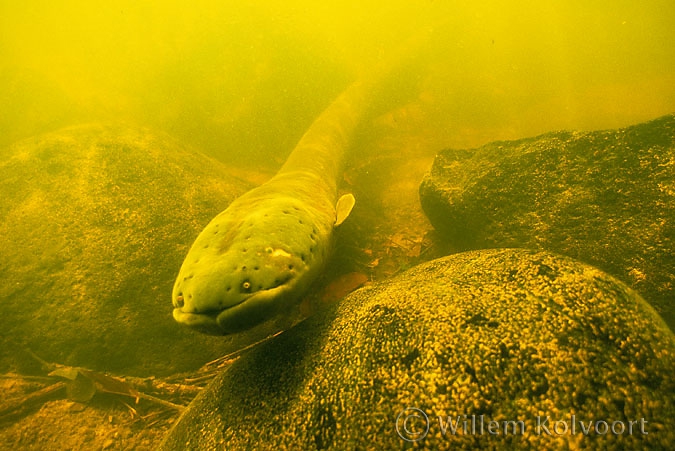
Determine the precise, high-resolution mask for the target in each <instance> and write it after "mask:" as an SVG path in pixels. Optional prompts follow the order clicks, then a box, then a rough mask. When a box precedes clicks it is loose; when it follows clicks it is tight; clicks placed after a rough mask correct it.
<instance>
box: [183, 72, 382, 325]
mask: <svg viewBox="0 0 675 451" xmlns="http://www.w3.org/2000/svg"><path fill="white" fill-rule="evenodd" d="M376 78H379V77H376ZM369 80H370V81H369V82H364V81H359V82H355V83H354V84H352V85H351V86H350V87H349V88H347V90H346V91H345V92H343V93H342V94H341V95H340V96H339V97H338V98H337V99H336V100H334V101H333V103H332V104H331V105H330V106H329V107H328V108H327V109H326V110H325V111H324V112H323V113H322V114H321V115H320V116H319V117H318V118H317V119H316V120H315V121H314V123H313V124H312V125H311V127H310V128H309V129H308V130H307V132H306V133H305V134H304V136H303V137H302V138H301V140H300V142H299V143H298V145H297V146H296V147H295V149H294V150H293V151H292V152H291V154H290V155H289V157H288V159H287V160H286V162H285V163H284V165H283V166H282V167H281V169H280V170H279V172H278V173H277V174H276V175H275V176H274V177H272V178H271V179H270V180H269V181H267V182H266V183H264V184H262V185H260V186H258V187H257V188H254V189H252V190H251V191H249V192H247V193H245V194H244V195H242V196H241V197H239V198H237V199H236V200H235V201H233V202H232V203H231V204H230V206H229V207H227V209H225V210H224V211H223V212H222V213H220V214H219V215H218V216H216V217H215V218H214V219H213V220H212V221H211V222H210V223H209V224H208V225H207V226H206V228H204V230H203V231H202V232H201V233H200V234H199V235H198V236H197V239H196V240H195V242H194V244H193V245H192V247H191V248H190V250H189V252H188V254H187V257H186V258H185V261H184V262H183V265H182V267H181V268H180V271H179V273H178V277H177V279H176V282H175V284H174V287H173V295H172V300H173V307H174V309H173V317H174V319H175V320H176V321H178V322H179V323H182V324H185V325H187V326H190V327H192V328H194V329H197V330H199V331H201V332H204V333H209V334H216V335H227V334H233V333H237V332H241V331H245V330H248V329H250V328H252V327H254V326H256V325H258V324H260V323H263V322H266V321H269V320H272V319H274V318H278V317H283V316H284V315H286V314H287V312H289V311H291V310H292V309H293V308H294V307H297V305H298V304H299V303H300V301H301V300H302V299H303V297H304V295H305V294H306V292H307V290H308V289H309V287H310V285H311V284H312V282H313V281H314V280H315V279H316V278H317V276H318V275H319V274H321V272H322V270H323V268H324V267H325V263H326V261H327V259H328V257H329V254H330V250H331V244H332V238H333V229H334V228H335V227H336V226H338V225H339V224H340V223H341V222H342V221H344V219H345V218H346V217H347V216H348V215H349V213H350V211H351V209H352V207H353V205H354V197H353V196H352V195H351V194H347V195H344V196H342V197H340V198H338V178H339V177H340V176H341V173H342V170H343V161H344V158H345V152H346V151H347V149H348V148H349V145H350V142H351V140H352V137H353V135H354V132H355V129H356V127H357V125H358V124H359V122H360V121H361V120H362V119H363V116H364V114H365V113H366V111H367V110H368V105H369V102H370V100H371V98H372V95H373V87H374V81H373V80H374V79H372V78H371V79H369Z"/></svg>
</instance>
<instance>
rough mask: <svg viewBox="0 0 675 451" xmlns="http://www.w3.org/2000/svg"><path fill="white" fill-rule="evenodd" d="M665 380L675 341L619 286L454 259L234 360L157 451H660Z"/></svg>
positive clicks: (671, 385) (665, 425)
mask: <svg viewBox="0 0 675 451" xmlns="http://www.w3.org/2000/svg"><path fill="white" fill-rule="evenodd" d="M674 374H675V337H674V336H673V334H672V332H671V331H670V330H669V329H668V328H667V327H666V325H665V324H664V323H663V321H662V320H661V318H660V317H659V316H658V315H657V314H656V313H655V312H654V310H653V309H652V307H651V306H649V305H648V304H647V303H646V302H645V301H644V300H643V299H642V298H641V297H640V296H639V295H638V294H637V293H636V292H635V291H633V290H632V289H630V288H628V287H627V286H626V285H624V284H623V283H621V282H619V281H618V280H616V279H615V278H613V277H611V276H608V275H607V274H605V273H603V272H602V271H600V270H598V269H596V268H594V267H591V266H588V265H585V264H582V263H579V262H577V261H574V260H572V259H569V258H566V257H559V256H556V255H552V254H549V253H545V252H535V251H527V250H519V249H501V250H484V251H474V252H466V253H462V254H456V255H451V256H448V257H444V258H441V259H438V260H434V261H431V262H427V263H423V264H420V265H418V266H416V267H414V268H412V269H410V270H408V271H406V272H404V273H402V274H400V275H399V276H397V277H395V278H393V279H391V280H388V281H385V282H381V283H378V284H375V285H372V286H368V287H364V288H361V289H359V290H357V291H355V292H353V293H352V294H350V295H349V296H347V297H346V298H345V299H344V300H342V301H341V302H340V303H338V304H334V305H332V306H330V307H328V308H327V309H326V310H324V311H322V312H320V313H318V314H317V315H315V316H313V317H310V318H309V319H307V320H306V321H305V322H303V323H301V324H300V325H298V326H296V327H295V328H293V329H291V330H288V331H286V332H284V333H283V334H281V335H280V336H278V337H276V338H275V339H273V340H271V341H268V342H265V343H263V344H261V345H259V346H257V347H256V348H254V349H253V350H251V351H249V352H248V353H247V354H244V355H243V356H242V357H240V358H239V360H237V361H236V362H234V363H233V364H232V366H231V367H229V368H228V369H227V370H226V371H224V372H223V373H222V374H221V375H219V376H218V377H217V378H216V379H215V380H214V381H213V382H212V383H211V384H210V385H209V386H208V387H207V388H205V389H204V390H203V392H202V393H200V395H198V397H197V398H195V400H194V401H193V403H192V404H191V405H190V406H189V407H188V409H187V410H186V411H185V412H184V414H183V415H182V416H181V418H180V419H179V420H178V422H177V423H176V424H175V425H174V427H173V428H172V430H171V431H170V432H169V433H168V435H167V436H166V437H165V440H164V442H163V444H162V445H161V447H160V449H162V450H165V451H166V450H183V449H202V450H219V449H336V450H337V449H373V448H377V449H401V448H408V447H414V448H418V447H419V448H424V449H477V448H483V449H487V448H490V447H494V448H517V449H536V450H542V449H567V448H572V447H579V448H587V449H647V448H651V449H657V448H660V449H665V448H667V447H668V446H669V445H670V444H671V443H672V442H673V440H675V399H674V398H673V396H672V393H673V392H674V391H675V376H674ZM416 409H417V410H416ZM427 421H428V423H427ZM521 421H522V427H521V426H520V423H519V422H521ZM490 422H496V423H495V424H496V425H497V426H494V425H493V426H490V424H492V423H490ZM580 422H583V427H584V428H586V430H587V431H588V432H587V434H584V433H583V432H582V429H580V428H581V426H582V425H581V423H580ZM589 422H590V423H592V425H591V426H590V427H589V426H588V425H589ZM631 422H632V423H631ZM563 423H564V424H563ZM605 423H606V424H607V425H608V427H610V428H611V427H613V428H614V431H615V432H614V433H613V432H612V431H611V430H610V431H609V432H607V431H605V430H604V428H605V426H604V424H605ZM565 424H566V425H567V430H566V431H565V432H563V431H564V425H565ZM572 425H574V428H575V434H572V427H573V426H572ZM622 425H623V429H621V427H622ZM641 426H644V429H643V430H644V431H645V432H646V433H647V434H644V433H641V432H640V430H639V428H640V427H641ZM495 427H496V428H497V429H494V428H495ZM629 427H630V428H631V431H632V433H631V434H629V432H628V431H629V429H628V428H629ZM453 428H455V432H452V431H453ZM488 428H491V429H492V430H498V431H500V432H499V433H498V434H494V435H493V434H491V433H489V431H488ZM504 428H506V429H504ZM589 428H590V429H589ZM549 432H550V434H549ZM558 432H560V433H558ZM410 441H417V443H416V444H415V445H411V443H409V442H410Z"/></svg>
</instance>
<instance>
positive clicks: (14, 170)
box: [0, 125, 249, 375]
mask: <svg viewBox="0 0 675 451" xmlns="http://www.w3.org/2000/svg"><path fill="white" fill-rule="evenodd" d="M248 188H249V186H248V184H247V183H245V182H243V181H241V180H239V179H237V178H235V177H232V176H231V175H230V173H229V172H228V171H227V170H226V169H225V168H224V167H223V165H221V164H219V163H218V162H216V161H214V160H212V159H210V158H208V157H205V156H203V155H201V154H200V153H199V152H196V151H194V150H190V149H188V148H185V147H183V146H181V145H180V144H178V143H176V142H175V141H174V140H172V139H171V138H170V137H168V136H166V135H163V134H158V133H153V132H150V131H148V130H146V129H138V128H131V127H126V126H105V125H83V126H78V127H72V128H67V129H63V130H60V131H58V132H55V133H50V134H46V135H42V136H38V137H35V138H32V139H26V140H23V141H21V142H18V143H16V144H15V145H12V146H10V147H7V148H4V149H1V150H0V193H2V198H0V270H1V272H2V277H1V278H0V291H1V292H2V306H3V313H2V320H1V321H2V335H3V337H4V338H3V340H5V344H4V345H3V347H2V350H1V351H0V367H1V368H3V370H4V371H6V370H7V369H8V368H10V367H14V368H16V367H17V366H18V367H21V366H22V365H23V366H25V365H27V364H28V363H30V357H27V355H28V354H24V353H23V351H24V350H25V349H29V350H30V351H32V352H34V353H35V354H36V355H38V356H39V357H41V358H42V359H45V360H50V361H56V362H60V363H65V364H69V365H76V366H86V367H89V368H94V369H99V370H106V371H113V372H124V373H127V374H139V375H148V374H155V375H159V374H172V373H175V372H177V371H184V370H187V369H192V368H196V367H198V366H200V365H201V364H203V363H204V362H205V361H208V360H209V359H211V358H214V357H217V356H219V355H220V354H221V353H222V352H223V345H224V343H225V342H224V341H223V340H222V339H217V338H215V337H207V336H204V335H201V334H196V333H194V332H192V331H189V330H187V329H185V328H182V327H180V326H179V325H178V324H176V323H175V322H174V320H173V318H172V316H171V312H172V306H171V289H172V286H173V280H174V278H175V276H176V274H177V273H178V269H179V268H180V265H181V262H182V260H183V258H184V257H185V255H186V254H187V250H188V248H189V246H190V244H191V243H192V241H194V238H195V237H196V235H197V234H198V233H199V231H200V230H201V229H202V228H203V227H204V225H205V224H206V223H207V222H208V221H209V220H210V219H211V218H212V217H213V216H215V215H216V214H217V213H218V212H219V211H221V210H223V209H224V208H225V207H226V206H227V205H228V204H229V202H230V201H232V200H233V199H234V198H235V197H236V196H238V195H240V194H241V193H242V192H244V191H245V190H246V189H248ZM20 369H21V368H20Z"/></svg>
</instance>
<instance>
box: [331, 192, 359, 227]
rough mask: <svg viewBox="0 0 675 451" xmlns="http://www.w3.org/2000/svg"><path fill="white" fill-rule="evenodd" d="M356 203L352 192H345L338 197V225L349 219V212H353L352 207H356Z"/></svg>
mask: <svg viewBox="0 0 675 451" xmlns="http://www.w3.org/2000/svg"><path fill="white" fill-rule="evenodd" d="M355 203H356V199H354V195H353V194H351V193H349V194H345V195H344V196H342V197H340V198H339V199H338V201H337V205H336V206H335V226H336V227H337V226H339V225H340V224H342V223H343V222H344V221H345V219H347V216H349V213H351V212H352V208H354V204H355Z"/></svg>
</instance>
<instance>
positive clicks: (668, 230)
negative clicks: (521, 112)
mask: <svg viewBox="0 0 675 451" xmlns="http://www.w3.org/2000/svg"><path fill="white" fill-rule="evenodd" d="M420 200H421V203H422V207H423V208H424V211H425V213H426V214H427V216H428V217H429V219H430V220H431V223H432V224H433V225H434V227H435V228H436V229H437V230H438V231H439V232H440V233H441V234H442V235H443V237H444V239H445V240H447V242H449V243H450V245H451V246H452V247H453V248H454V249H456V250H468V249H481V248H491V247H526V248H534V249H542V250H548V251H552V252H557V253H560V254H563V255H568V256H570V257H573V258H576V259H579V260H581V261H584V262H586V263H590V264H592V265H595V266H597V267H599V268H601V269H603V270H604V271H606V272H608V273H610V274H612V275H614V276H617V277H618V278H619V279H621V280H623V281H624V282H626V283H628V284H629V285H630V286H631V287H633V288H635V289H636V290H637V291H638V292H640V294H642V295H643V296H644V297H645V299H647V301H649V302H650V303H651V304H652V305H653V306H654V307H655V308H656V310H657V311H658V312H659V313H660V314H661V315H662V316H663V317H664V319H665V320H666V323H668V325H669V326H670V327H671V329H673V330H675V246H674V245H675V242H674V241H673V240H674V239H675V115H668V116H664V117H662V118H659V119H656V120H654V121H651V122H647V123H644V124H639V125H635V126H632V127H628V128H623V129H620V130H606V131H596V132H586V133H580V132H556V133H549V134H546V135H542V136H538V137H535V138H528V139H522V140H518V141H507V142H494V143H491V144H488V145H485V146H483V147H481V148H478V149H471V150H445V151H443V152H441V153H440V154H439V155H438V156H437V157H436V160H435V161H434V164H433V167H432V169H431V172H430V173H429V174H428V175H427V176H426V177H425V179H424V181H423V182H422V184H421V186H420Z"/></svg>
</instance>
